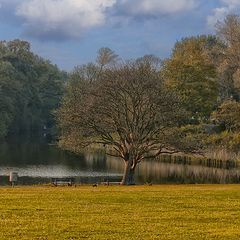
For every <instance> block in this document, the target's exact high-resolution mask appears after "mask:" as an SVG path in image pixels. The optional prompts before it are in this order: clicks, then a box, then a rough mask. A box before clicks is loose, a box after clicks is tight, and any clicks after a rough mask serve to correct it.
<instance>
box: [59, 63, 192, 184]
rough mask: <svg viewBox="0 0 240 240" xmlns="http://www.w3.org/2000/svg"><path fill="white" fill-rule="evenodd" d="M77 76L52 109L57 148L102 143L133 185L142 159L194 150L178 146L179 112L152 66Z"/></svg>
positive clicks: (77, 148) (137, 65)
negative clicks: (121, 163)
mask: <svg viewBox="0 0 240 240" xmlns="http://www.w3.org/2000/svg"><path fill="white" fill-rule="evenodd" d="M79 76H81V78H79V79H78V80H77V79H76V78H74V79H72V80H70V82H69V83H68V86H67V91H66V95H65V97H64V100H63V103H62V106H61V108H60V109H59V111H58V113H57V118H58V123H59V127H60V128H61V133H62V135H61V137H60V143H59V144H60V146H61V147H62V148H64V149H68V150H70V151H73V152H81V151H82V149H83V148H85V147H90V146H92V145H94V144H101V145H103V146H105V148H106V151H107V154H110V155H112V156H116V157H119V158H120V159H122V160H123V161H124V163H125V170H124V175H123V179H122V184H132V183H133V176H134V171H135V168H136V166H137V164H139V163H140V162H141V161H142V160H143V159H145V158H153V157H156V156H158V155H160V154H164V153H169V154H171V153H175V152H178V151H194V148H192V147H189V144H188V145H187V144H186V145H184V144H180V142H181V141H179V139H181V137H180V136H181V134H179V133H177V131H176V128H177V127H179V126H180V125H181V123H182V122H183V120H184V118H185V111H184V110H183V109H182V105H181V102H180V100H179V98H178V97H177V96H176V94H174V93H173V92H172V91H171V90H169V89H166V88H165V86H164V82H163V80H162V78H161V76H160V74H159V71H158V70H157V69H155V68H152V67H150V66H149V64H146V62H144V61H137V62H134V63H128V64H124V65H122V66H118V67H116V68H112V69H106V70H105V71H103V72H102V74H101V75H100V76H99V77H98V78H97V79H96V80H95V81H89V79H88V78H87V79H86V78H85V77H83V76H84V75H83V74H80V75H79ZM177 135H178V136H179V137H177ZM183 137H184V136H183V135H182V138H183Z"/></svg>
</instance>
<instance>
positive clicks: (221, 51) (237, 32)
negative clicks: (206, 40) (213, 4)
mask: <svg viewBox="0 0 240 240" xmlns="http://www.w3.org/2000/svg"><path fill="white" fill-rule="evenodd" d="M216 28H217V29H216V30H217V36H218V37H219V38H220V39H221V40H222V42H223V43H224V45H222V47H220V48H218V59H219V60H218V64H217V69H218V73H219V79H220V84H221V90H222V99H223V100H224V99H228V98H231V97H233V98H235V99H237V100H238V99H239V98H240V17H239V16H238V15H228V16H227V17H226V18H225V19H224V21H222V22H218V23H217V26H216Z"/></svg>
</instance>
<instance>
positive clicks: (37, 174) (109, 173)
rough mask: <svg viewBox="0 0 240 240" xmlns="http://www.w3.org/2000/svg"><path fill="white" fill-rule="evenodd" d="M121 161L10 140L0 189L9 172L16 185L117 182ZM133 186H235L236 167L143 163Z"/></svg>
mask: <svg viewBox="0 0 240 240" xmlns="http://www.w3.org/2000/svg"><path fill="white" fill-rule="evenodd" d="M123 166H124V165H123V161H122V160H121V159H116V158H113V157H106V155H105V154H104V152H103V151H95V152H87V153H83V154H81V155H79V156H76V155H74V154H70V153H67V152H65V151H62V150H60V149H58V148H57V147H56V146H54V145H50V144H48V142H47V141H46V139H44V138H43V139H38V138H34V139H29V138H28V139H25V138H21V139H14V140H13V139H11V140H8V141H5V142H2V143H0V185H8V184H9V182H8V176H9V173H10V172H11V171H15V172H18V175H19V184H42V183H50V182H51V178H54V177H74V178H75V179H76V182H77V183H94V182H99V181H107V180H109V181H120V179H121V176H122V172H123ZM135 180H136V183H139V184H144V183H147V182H148V183H150V182H151V183H238V182H239V181H240V169H239V168H238V167H236V166H233V167H227V168H226V167H224V166H222V165H219V166H218V167H209V166H208V165H206V164H202V165H196V164H195V165H193V164H189V163H170V162H162V161H161V160H150V161H149V160H148V161H143V162H142V163H141V164H140V165H139V166H138V167H137V169H136V176H135Z"/></svg>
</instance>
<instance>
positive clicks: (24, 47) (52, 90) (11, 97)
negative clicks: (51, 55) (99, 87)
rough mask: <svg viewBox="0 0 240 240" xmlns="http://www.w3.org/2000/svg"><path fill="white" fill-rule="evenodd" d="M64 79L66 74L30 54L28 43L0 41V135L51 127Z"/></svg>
mask: <svg viewBox="0 0 240 240" xmlns="http://www.w3.org/2000/svg"><path fill="white" fill-rule="evenodd" d="M65 80H66V73H64V72H62V71H60V70H59V69H58V68H57V66H55V65H52V64H51V63H50V62H49V61H48V60H44V59H42V58H41V57H39V56H37V55H35V54H33V53H32V52H31V49H30V44H29V43H28V42H26V41H21V40H13V41H9V42H7V41H2V42H0V106H1V107H0V136H1V137H3V136H6V135H7V134H9V133H15V134H17V133H21V132H24V133H26V132H32V131H38V130H40V129H42V128H43V126H47V127H51V126H52V125H53V122H54V117H53V115H52V111H53V109H56V108H57V107H58V106H59V102H60V99H61V97H62V94H63V88H64V82H65Z"/></svg>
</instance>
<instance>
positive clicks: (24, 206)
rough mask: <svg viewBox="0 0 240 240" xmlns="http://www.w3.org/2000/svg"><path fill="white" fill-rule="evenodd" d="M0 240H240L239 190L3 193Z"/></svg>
mask: <svg viewBox="0 0 240 240" xmlns="http://www.w3.org/2000/svg"><path fill="white" fill-rule="evenodd" d="M0 239H1V240H5V239H7V240H12V239H18V240H21V239H30V240H35V239H38V240H40V239H41V240H45V239H51V240H58V239H59V240H64V239H98V240H99V239H104V240H105V239H109V240H110V239H111V240H112V239H138V240H141V239H164V240H167V239H177V240H178V239H187V240H189V239H221V240H222V239H236V240H238V239H240V185H177V186H176V185H162V186H133V187H122V186H100V187H97V188H93V187H92V186H79V187H76V188H74V187H17V188H14V189H11V188H0Z"/></svg>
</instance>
